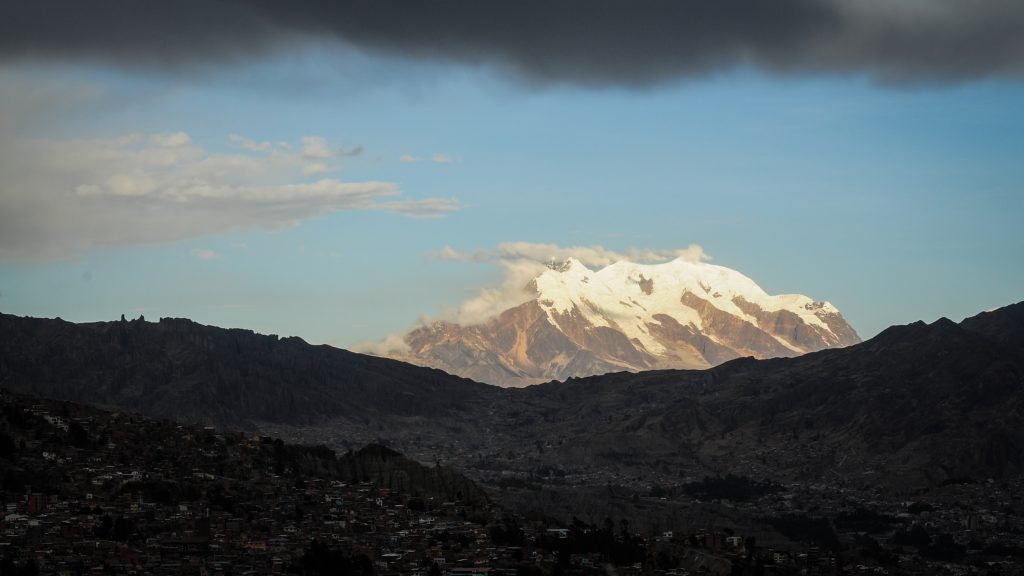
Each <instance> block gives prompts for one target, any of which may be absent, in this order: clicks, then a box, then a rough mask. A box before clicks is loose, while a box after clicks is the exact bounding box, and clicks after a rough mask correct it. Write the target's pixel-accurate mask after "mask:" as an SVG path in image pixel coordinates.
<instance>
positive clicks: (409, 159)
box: [398, 154, 422, 164]
mask: <svg viewBox="0 0 1024 576" xmlns="http://www.w3.org/2000/svg"><path fill="white" fill-rule="evenodd" d="M420 160H422V158H420V157H419V156H413V155H412V154H402V155H401V156H400V157H399V158H398V161H399V162H403V163H405V164H413V163H415V162H419V161H420Z"/></svg>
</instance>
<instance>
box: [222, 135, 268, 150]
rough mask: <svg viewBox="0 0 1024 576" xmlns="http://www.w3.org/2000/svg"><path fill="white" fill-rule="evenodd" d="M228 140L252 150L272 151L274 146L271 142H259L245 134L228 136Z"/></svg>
mask: <svg viewBox="0 0 1024 576" xmlns="http://www.w3.org/2000/svg"><path fill="white" fill-rule="evenodd" d="M228 140H230V141H232V142H234V143H235V144H238V145H239V146H241V147H242V148H245V149H246V150H248V151H250V152H270V151H271V150H272V149H273V148H274V145H273V143H271V142H257V141H255V140H251V139H249V138H246V137H244V136H239V135H238V134H232V135H230V136H228Z"/></svg>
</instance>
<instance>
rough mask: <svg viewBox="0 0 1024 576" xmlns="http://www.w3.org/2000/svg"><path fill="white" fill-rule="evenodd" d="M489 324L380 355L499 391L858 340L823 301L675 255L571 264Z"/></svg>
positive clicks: (433, 329) (425, 329) (437, 330)
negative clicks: (774, 290) (772, 291)
mask: <svg viewBox="0 0 1024 576" xmlns="http://www.w3.org/2000/svg"><path fill="white" fill-rule="evenodd" d="M527 291H528V292H529V293H531V294H533V297H532V298H531V299H529V300H528V301H527V302H525V303H523V304H520V305H518V306H515V307H513V308H510V309H508V310H505V311H503V312H501V313H500V314H498V315H497V316H495V317H493V318H491V319H490V320H488V321H486V322H485V323H483V324H476V325H469V326H462V325H459V324H456V323H452V322H444V321H439V322H434V323H431V324H429V325H425V326H421V327H419V328H416V329H414V330H412V331H410V332H409V333H408V334H406V335H405V336H404V338H403V340H404V344H405V347H403V348H401V349H395V350H393V351H391V352H386V353H385V355H387V356H389V357H392V358H395V359H398V360H403V361H407V362H411V363H413V364H419V365H423V366H430V367H434V368H440V369H442V370H445V371H447V372H450V373H452V374H458V375H460V376H465V377H467V378H473V379H475V380H479V381H482V382H487V383H490V384H497V385H501V386H525V385H529V384H536V383H540V382H546V381H549V380H564V379H566V378H571V377H580V376H592V375H596V374H604V373H606V372H617V371H622V370H628V371H631V372H640V371H643V370H653V369H664V368H676V369H678V368H708V367H711V366H716V365H718V364H721V363H722V362H725V361H728V360H732V359H734V358H739V357H743V356H753V357H755V358H775V357H785V356H797V355H800V354H805V353H807V352H814V351H817V350H822V349H825V348H832V347H837V346H849V345H851V344H856V343H858V342H860V338H859V337H858V336H857V333H856V332H855V331H854V330H853V328H852V327H851V326H850V325H849V324H847V322H846V320H845V319H844V318H843V316H842V314H840V313H839V310H837V309H836V307H835V306H833V305H832V304H830V303H828V302H819V301H814V300H812V299H811V298H808V297H807V296H801V295H797V294H788V295H781V296H770V295H768V294H767V293H765V291H764V290H762V289H761V288H760V287H759V286H758V285H757V284H756V283H754V281H753V280H751V279H750V278H747V277H746V276H744V275H743V274H740V273H739V272H736V271H735V270H730V269H729V268H725V267H722V266H715V265H712V264H707V263H703V262H690V261H687V260H684V259H677V260H674V261H671V262H667V263H664V264H654V265H644V264H634V263H630V262H618V263H615V264H612V265H610V266H607V267H605V268H602V269H600V270H596V271H595V270H590V269H589V268H587V267H586V266H584V265H583V264H582V263H580V262H579V261H578V260H576V259H572V258H570V259H569V260H566V261H565V262H563V263H561V264H559V265H552V266H550V267H549V269H547V270H545V271H544V272H543V273H542V274H540V275H539V276H537V277H536V278H535V279H533V280H532V281H531V282H530V284H529V286H527Z"/></svg>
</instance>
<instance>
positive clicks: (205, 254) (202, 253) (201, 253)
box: [192, 248, 221, 262]
mask: <svg viewBox="0 0 1024 576" xmlns="http://www.w3.org/2000/svg"><path fill="white" fill-rule="evenodd" d="M192 255H193V256H195V257H196V258H198V259H200V260H203V261H204V262H208V261H210V260H220V259H221V255H220V254H218V253H217V252H215V251H213V250H210V249H208V248H196V249H194V250H192Z"/></svg>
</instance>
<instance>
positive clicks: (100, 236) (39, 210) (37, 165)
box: [0, 132, 460, 260]
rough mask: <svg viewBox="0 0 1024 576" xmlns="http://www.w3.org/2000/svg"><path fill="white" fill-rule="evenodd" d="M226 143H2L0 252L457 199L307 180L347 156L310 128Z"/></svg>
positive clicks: (448, 204)
mask: <svg viewBox="0 0 1024 576" xmlns="http://www.w3.org/2000/svg"><path fill="white" fill-rule="evenodd" d="M229 140H230V141H231V142H233V143H234V144H235V145H237V146H238V147H239V149H240V151H239V152H237V153H211V152H209V151H207V150H206V149H204V148H203V147H202V146H200V145H199V144H198V143H196V142H194V141H193V140H192V138H191V137H190V136H189V135H188V134H186V133H184V132H172V133H162V134H128V135H125V136H119V137H115V138H105V139H79V140H31V141H28V140H20V141H16V142H15V141H0V151H2V152H3V153H0V173H2V174H3V175H4V183H3V184H4V186H3V187H2V189H0V259H6V260H11V259H40V258H42V259H47V258H66V257H72V256H74V255H76V254H78V253H80V252H82V251H84V250H88V249H90V248H94V247H101V246H112V245H121V244H151V243H162V242H174V241H178V240H184V239H188V238H194V237H198V236H203V235H206V234H212V233H218V232H224V231H230V230H243V229H264V230H275V229H281V228H285V227H289V226H293V225H295V224H297V223H299V222H301V221H303V220H306V219H308V218H312V217H315V216H318V215H321V214H326V213H330V212H336V211H339V210H385V211H390V212H395V213H399V214H403V215H407V216H411V217H416V218H439V217H443V216H445V215H446V214H450V213H451V212H453V211H455V210H457V209H459V207H460V205H459V202H458V201H457V200H456V199H454V198H423V199H415V198H408V197H406V196H404V195H403V194H402V192H401V190H399V188H398V185H397V184H395V183H393V182H384V181H363V182H344V181H341V180H339V179H337V178H322V177H321V178H319V179H310V176H312V175H318V174H322V173H325V172H331V171H334V170H337V169H338V165H337V164H336V163H337V162H338V158H339V157H341V156H344V155H346V154H348V155H351V153H353V152H354V149H343V148H341V147H337V146H332V145H330V143H329V142H328V141H327V140H326V139H325V138H322V137H319V136H307V137H304V138H303V139H302V140H301V142H299V143H298V145H292V144H289V143H281V142H276V143H271V142H269V141H262V142H261V141H255V140H252V139H249V138H247V137H244V136H240V135H237V134H236V135H232V136H230V137H229Z"/></svg>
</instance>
